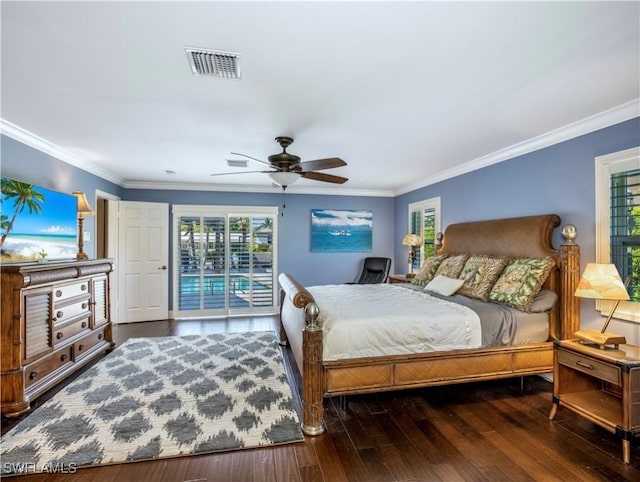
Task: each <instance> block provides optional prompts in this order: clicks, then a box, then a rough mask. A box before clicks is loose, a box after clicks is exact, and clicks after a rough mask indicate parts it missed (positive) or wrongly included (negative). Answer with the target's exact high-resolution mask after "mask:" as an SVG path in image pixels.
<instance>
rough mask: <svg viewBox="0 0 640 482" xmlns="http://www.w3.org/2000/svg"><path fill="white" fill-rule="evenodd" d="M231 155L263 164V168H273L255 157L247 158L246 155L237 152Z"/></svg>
mask: <svg viewBox="0 0 640 482" xmlns="http://www.w3.org/2000/svg"><path fill="white" fill-rule="evenodd" d="M231 154H233V155H234V156H242V157H246V158H247V159H251V160H252V161H256V162H259V163H260V164H264V165H265V166H269V167H273V166H272V165H271V164H269V163H268V162H267V161H262V160H260V159H256V158H255V157H251V156H247V155H246V154H240V153H239V152H232V153H231Z"/></svg>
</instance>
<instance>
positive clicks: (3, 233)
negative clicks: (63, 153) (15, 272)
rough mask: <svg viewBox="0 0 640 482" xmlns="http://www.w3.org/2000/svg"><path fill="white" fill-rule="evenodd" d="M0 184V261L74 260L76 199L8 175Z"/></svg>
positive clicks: (76, 249) (76, 233) (76, 235)
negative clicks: (0, 203) (0, 207)
mask: <svg viewBox="0 0 640 482" xmlns="http://www.w3.org/2000/svg"><path fill="white" fill-rule="evenodd" d="M0 183H1V184H0V194H1V200H2V214H1V219H0V262H2V263H15V262H25V261H40V262H42V261H49V260H64V259H75V257H76V253H77V251H78V245H77V239H78V225H77V212H78V200H77V198H76V197H75V196H73V195H72V194H66V193H62V192H57V191H52V190H50V189H45V188H43V187H39V186H34V185H32V184H29V183H26V182H22V181H18V180H16V179H11V178H8V177H2V178H1V179H0Z"/></svg>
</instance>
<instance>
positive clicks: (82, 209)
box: [71, 191, 94, 216]
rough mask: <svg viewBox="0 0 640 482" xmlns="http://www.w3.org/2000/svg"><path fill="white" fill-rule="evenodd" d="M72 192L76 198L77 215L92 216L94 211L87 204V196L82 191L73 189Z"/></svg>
mask: <svg viewBox="0 0 640 482" xmlns="http://www.w3.org/2000/svg"><path fill="white" fill-rule="evenodd" d="M71 194H73V195H74V196H75V197H76V198H77V199H78V215H80V216H93V214H94V212H93V209H91V206H89V201H87V196H86V195H85V193H83V192H82V191H73V192H72V193H71Z"/></svg>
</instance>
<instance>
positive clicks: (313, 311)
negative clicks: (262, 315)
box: [278, 273, 324, 435]
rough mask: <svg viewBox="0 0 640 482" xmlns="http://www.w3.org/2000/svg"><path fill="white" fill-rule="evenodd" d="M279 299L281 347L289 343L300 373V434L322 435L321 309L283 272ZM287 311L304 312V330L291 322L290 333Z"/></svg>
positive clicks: (279, 278)
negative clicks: (286, 319)
mask: <svg viewBox="0 0 640 482" xmlns="http://www.w3.org/2000/svg"><path fill="white" fill-rule="evenodd" d="M278 282H279V283H280V287H281V288H282V292H281V296H280V344H281V345H284V344H289V345H290V347H291V350H292V351H293V355H294V358H295V359H296V363H297V364H298V369H299V370H300V373H301V374H302V385H303V386H302V409H303V416H302V420H303V422H302V431H303V432H304V433H305V434H306V435H320V434H321V433H322V432H324V425H323V423H322V420H323V417H324V408H323V405H322V404H323V397H324V391H323V367H322V330H321V329H320V326H319V325H318V315H319V313H320V310H319V309H318V306H317V305H316V303H315V300H314V299H313V296H312V295H311V293H309V292H308V291H307V290H306V289H305V288H304V287H303V286H302V285H301V284H300V283H299V282H298V281H297V280H296V279H295V278H294V277H293V276H291V275H289V274H287V273H282V274H281V275H280V276H279V277H278ZM289 308H294V309H304V328H303V329H302V330H300V329H299V328H300V325H299V323H297V322H296V321H295V320H293V321H292V322H291V323H290V324H289V325H288V326H289V333H287V329H286V328H285V323H284V318H285V316H286V315H287V314H290V315H293V313H287V311H288V310H289Z"/></svg>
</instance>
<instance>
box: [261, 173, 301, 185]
mask: <svg viewBox="0 0 640 482" xmlns="http://www.w3.org/2000/svg"><path fill="white" fill-rule="evenodd" d="M269 177H270V178H271V180H272V181H273V182H275V183H276V184H277V185H278V186H280V187H282V188H283V189H284V188H286V187H287V186H291V184H293V183H294V182H296V181H297V180H298V179H300V174H298V173H297V172H284V171H275V172H270V173H269Z"/></svg>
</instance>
